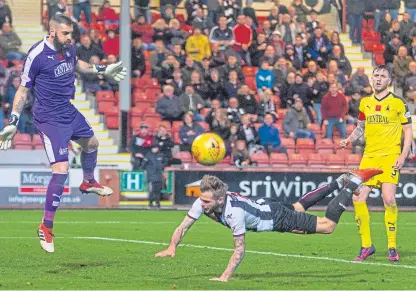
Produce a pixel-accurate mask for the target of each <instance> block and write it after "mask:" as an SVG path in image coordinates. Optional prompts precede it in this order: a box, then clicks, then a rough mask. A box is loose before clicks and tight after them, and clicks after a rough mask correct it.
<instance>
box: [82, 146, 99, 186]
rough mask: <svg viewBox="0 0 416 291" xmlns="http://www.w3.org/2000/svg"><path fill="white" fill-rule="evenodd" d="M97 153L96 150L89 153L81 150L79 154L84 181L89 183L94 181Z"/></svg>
mask: <svg viewBox="0 0 416 291" xmlns="http://www.w3.org/2000/svg"><path fill="white" fill-rule="evenodd" d="M97 153H98V150H94V151H91V152H87V151H84V150H83V151H82V152H81V166H82V171H83V173H84V180H85V181H88V182H91V181H93V180H94V170H95V167H96V166H97Z"/></svg>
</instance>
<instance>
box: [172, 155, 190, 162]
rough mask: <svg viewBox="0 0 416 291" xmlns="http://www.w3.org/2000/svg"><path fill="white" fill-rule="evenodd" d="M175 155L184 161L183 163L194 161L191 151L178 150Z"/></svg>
mask: <svg viewBox="0 0 416 291" xmlns="http://www.w3.org/2000/svg"><path fill="white" fill-rule="evenodd" d="M173 157H174V158H176V159H179V160H181V161H182V163H187V164H190V163H192V155H191V153H190V152H177V153H174V154H173Z"/></svg>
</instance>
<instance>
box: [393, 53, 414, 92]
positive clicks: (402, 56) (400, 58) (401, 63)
mask: <svg viewBox="0 0 416 291" xmlns="http://www.w3.org/2000/svg"><path fill="white" fill-rule="evenodd" d="M411 61H412V58H411V57H409V56H408V55H407V48H406V47H405V46H400V47H399V50H398V53H397V56H395V57H394V61H393V75H394V77H395V82H396V85H397V87H399V88H403V86H404V81H405V80H404V78H405V77H406V75H407V74H408V73H409V64H410V62H411Z"/></svg>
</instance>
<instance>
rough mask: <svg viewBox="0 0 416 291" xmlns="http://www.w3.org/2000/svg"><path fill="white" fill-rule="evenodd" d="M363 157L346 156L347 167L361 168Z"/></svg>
mask: <svg viewBox="0 0 416 291" xmlns="http://www.w3.org/2000/svg"><path fill="white" fill-rule="evenodd" d="M361 158H362V156H361V155H359V154H350V155H346V156H345V165H346V166H359V165H360V163H361Z"/></svg>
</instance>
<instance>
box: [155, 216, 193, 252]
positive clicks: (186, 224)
mask: <svg viewBox="0 0 416 291" xmlns="http://www.w3.org/2000/svg"><path fill="white" fill-rule="evenodd" d="M195 221H196V219H194V218H192V217H190V216H189V215H187V216H185V219H184V220H183V221H182V223H181V224H180V225H179V226H178V227H177V228H176V230H175V232H174V233H173V235H172V238H171V239H170V244H169V247H168V248H167V249H166V250H163V251H161V252H159V253H157V254H156V255H155V257H156V258H162V257H172V258H173V257H174V256H175V253H176V247H177V246H178V245H179V243H180V242H181V241H182V239H183V237H184V236H185V233H186V232H187V231H188V229H190V228H191V226H192V225H193V224H194V223H195Z"/></svg>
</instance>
